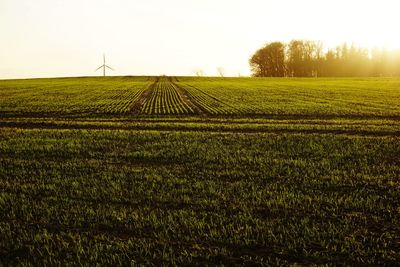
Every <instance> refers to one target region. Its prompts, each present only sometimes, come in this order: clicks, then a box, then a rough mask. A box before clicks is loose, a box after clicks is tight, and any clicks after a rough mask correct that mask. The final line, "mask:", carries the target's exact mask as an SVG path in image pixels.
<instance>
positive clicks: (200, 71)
mask: <svg viewBox="0 0 400 267" xmlns="http://www.w3.org/2000/svg"><path fill="white" fill-rule="evenodd" d="M194 73H195V74H196V76H197V77H201V76H204V71H203V70H200V69H198V70H195V71H194Z"/></svg>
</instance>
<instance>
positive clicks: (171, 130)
mask: <svg viewBox="0 0 400 267" xmlns="http://www.w3.org/2000/svg"><path fill="white" fill-rule="evenodd" d="M399 81H400V79H361V80H358V79H338V80H337V81H335V80H334V79H330V80H325V79H321V80H320V79H294V80H290V79H282V80H279V79H254V80H253V79H215V78H190V77H179V78H178V81H176V80H173V81H170V82H171V85H170V86H171V87H168V84H167V85H163V86H166V87H168V88H169V89H171V90H172V87H173V88H174V90H176V91H175V93H177V94H179V96H180V98H179V99H180V101H184V103H185V104H186V105H187V106H189V107H191V108H192V107H196V108H197V109H195V108H192V110H193V111H197V112H198V114H197V115H196V114H193V113H192V114H187V115H173V116H171V115H170V116H166V115H147V114H144V113H140V112H139V113H138V112H137V111H138V110H139V111H140V110H142V107H143V106H144V105H146V103H147V102H146V101H147V100H148V99H151V95H152V94H151V92H154V91H152V90H154V89H155V86H159V85H158V84H157V83H154V82H155V79H154V78H150V79H148V78H132V77H131V78H129V77H117V78H105V79H100V78H99V79H96V78H81V79H55V80H25V81H0V96H7V97H6V98H0V99H1V102H0V110H1V111H2V113H1V116H0V137H1V138H0V212H1V214H2V216H1V219H0V237H1V238H0V265H17V264H19V265H77V264H82V265H95V264H100V265H197V266H204V265H227V266H232V265H233V266H234V265H240V266H242V265H260V266H271V265H279V266H282V265H284V266H285V265H286V266H287V265H324V266H325V265H363V266H376V265H379V266H385V265H386V266H394V265H397V264H398V259H399V258H400V250H399V246H400V239H399V232H400V223H399V222H400V180H399V177H400V156H399V155H400V139H399V136H400V131H399V130H400V121H399V115H400V113H399V112H398V109H399V105H398V103H395V102H396V99H395V98H396V96H398V94H399V92H398V90H397V91H396V84H398V83H399ZM340 82H341V83H342V87H341V88H342V89H339V85H340ZM163 83H168V82H167V81H165V80H164V81H163ZM318 83H319V84H320V87H321V89H320V90H318ZM80 84H81V85H82V86H81V87H80ZM85 84H86V86H83V85H85ZM113 84H114V85H115V87H114V86H113ZM290 84H291V86H292V87H291V88H292V89H291V90H293V92H297V93H294V94H293V95H292V94H291V91H290V90H289V89H288V90H287V91H286V92H287V93H286V98H287V99H290V101H292V100H293V101H294V102H293V103H300V102H301V101H300V99H304V96H303V95H301V94H300V93H298V92H301V91H308V92H309V94H312V97H310V99H312V98H314V99H316V98H324V99H326V101H328V102H329V101H331V105H332V106H333V107H334V106H335V105H337V110H335V109H333V108H332V109H331V110H329V109H325V108H322V107H325V106H324V105H322V104H320V103H317V102H316V103H312V101H311V100H310V101H308V102H307V105H306V108H304V107H303V106H302V105H300V104H299V105H295V104H293V103H292V105H291V106H290V110H288V111H285V112H283V113H282V112H281V113H280V110H285V108H284V107H285V105H286V102H282V101H280V100H279V99H280V98H283V97H284V95H283V91H284V89H282V88H290ZM327 84H328V85H327ZM334 84H336V86H337V87H335V88H334V87H331V86H333V85H334ZM379 84H380V88H381V89H380V90H381V91H382V93H381V91H379V90H373V89H371V91H370V88H377V87H378V85H379ZM301 85H303V88H302V87H301ZM52 86H54V88H56V89H54V90H55V91H57V92H62V93H60V94H58V95H59V103H58V104H57V103H52V101H53V99H51V98H48V96H49V95H51V92H52V89H51V88H52ZM307 86H309V88H310V89H307V88H308V87H307ZM189 87H190V88H192V89H190V88H189ZM328 87H329V88H333V89H327V88H328ZM68 88H72V89H71V90H72V91H74V92H76V94H77V95H79V92H80V91H79V88H81V89H80V90H81V93H82V95H84V96H86V98H85V100H79V97H78V96H76V97H71V96H70V92H69V89H68ZM116 88H117V89H116ZM118 88H119V89H118ZM186 88H189V89H186ZM227 88H232V91H229V92H228V89H227ZM252 88H259V90H258V91H259V92H260V93H259V94H258V95H257V97H256V95H255V94H253V91H255V89H252ZM274 88H276V89H274ZM357 88H358V89H357ZM159 89H160V88H159ZM120 90H122V92H125V93H124V95H123V96H122V95H120V94H119V92H120ZM160 90H161V89H160ZM196 90H197V91H196ZM274 90H275V91H277V92H281V94H282V95H279V94H278V93H277V96H276V98H275V99H274V98H272V97H270V96H273V95H274V94H273V91H274ZM341 90H343V92H342V91H341ZM327 91H329V92H330V94H331V95H332V97H331V100H329V99H330V98H329V97H327V93H326V92H327ZM40 92H42V93H43V94H40ZM149 92H150V93H149ZM243 92H248V94H244V93H243ZM351 92H352V93H351ZM357 92H358V93H357ZM93 94H95V95H96V96H94V95H93ZM196 94H197V95H196ZM129 95H130V96H132V97H133V98H134V100H130V99H129V97H127V96H129ZM239 95H243V100H240V101H239V100H238V97H239ZM328 95H329V94H328ZM335 95H343V97H344V95H349V97H350V96H351V99H352V101H353V102H355V103H357V104H356V105H354V107H361V108H354V109H352V108H351V107H352V106H346V105H347V104H346V101H344V100H343V101H339V100H335V99H336V98H335V97H333V96H335ZM67 96H68V97H67ZM200 96H201V97H200ZM207 97H209V98H207ZM68 99H69V100H68ZM90 99H92V100H91V101H89V100H90ZM93 99H97V100H93ZM201 99H203V100H204V101H205V102H204V103H208V105H204V104H203V103H202V102H201V101H200V100H201ZM267 99H270V101H271V102H270V107H268V106H269V104H268V103H269V102H268V100H267ZM35 101H36V102H35ZM79 101H81V102H79ZM96 101H98V102H96ZM121 101H123V102H126V103H130V104H129V108H128V109H125V110H126V111H123V112H122V111H116V112H114V110H118V109H116V108H114V106H116V105H117V103H118V102H121ZM213 101H214V102H213ZM288 101H289V100H288ZM39 102H40V103H42V104H41V105H37V103H39ZM99 102H101V103H108V104H106V105H105V106H101V107H102V108H101V109H97V107H100V105H98V104H96V103H99ZM23 103H25V104H23ZM161 103H162V102H161ZM210 103H211V104H210ZM212 103H218V105H217V104H216V105H214V106H213V110H215V112H207V108H208V107H210V106H212ZM256 103H261V104H260V106H259V107H258V106H257V105H256ZM279 103H281V106H279ZM376 103H381V105H380V106H379V105H377V104H376ZM358 104H359V105H358ZM361 104H362V105H361ZM36 105H37V106H36ZM321 105H322V106H321ZM376 105H377V106H379V108H378V109H375V108H372V107H377V106H376ZM34 106H36V108H33V107H34ZM70 107H75V109H70ZM255 107H257V108H258V109H257V110H256V109H255ZM163 108H164V107H163ZM88 110H91V111H90V112H88ZM107 110H113V112H109V111H107ZM228 111H229V112H228Z"/></svg>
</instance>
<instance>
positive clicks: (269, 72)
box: [249, 42, 285, 77]
mask: <svg viewBox="0 0 400 267" xmlns="http://www.w3.org/2000/svg"><path fill="white" fill-rule="evenodd" d="M249 62H250V66H251V68H252V72H253V76H256V77H283V76H285V45H284V44H283V43H281V42H273V43H269V44H266V45H265V46H264V47H263V48H261V49H259V50H258V51H257V52H256V53H255V54H254V55H253V56H252V57H251V58H250V61H249Z"/></svg>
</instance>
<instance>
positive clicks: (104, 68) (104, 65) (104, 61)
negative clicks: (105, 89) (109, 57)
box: [95, 54, 114, 77]
mask: <svg viewBox="0 0 400 267" xmlns="http://www.w3.org/2000/svg"><path fill="white" fill-rule="evenodd" d="M101 68H103V76H104V77H105V76H106V68H109V69H110V70H114V69H113V68H111V67H110V66H107V65H106V56H105V55H104V54H103V65H101V66H100V67H98V68H97V69H96V70H95V71H98V70H99V69H101Z"/></svg>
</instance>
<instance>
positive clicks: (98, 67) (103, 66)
mask: <svg viewBox="0 0 400 267" xmlns="http://www.w3.org/2000/svg"><path fill="white" fill-rule="evenodd" d="M102 67H104V65H102V66H100V67H98V68H97V69H96V70H95V71H98V70H99V69H101V68H102Z"/></svg>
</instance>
